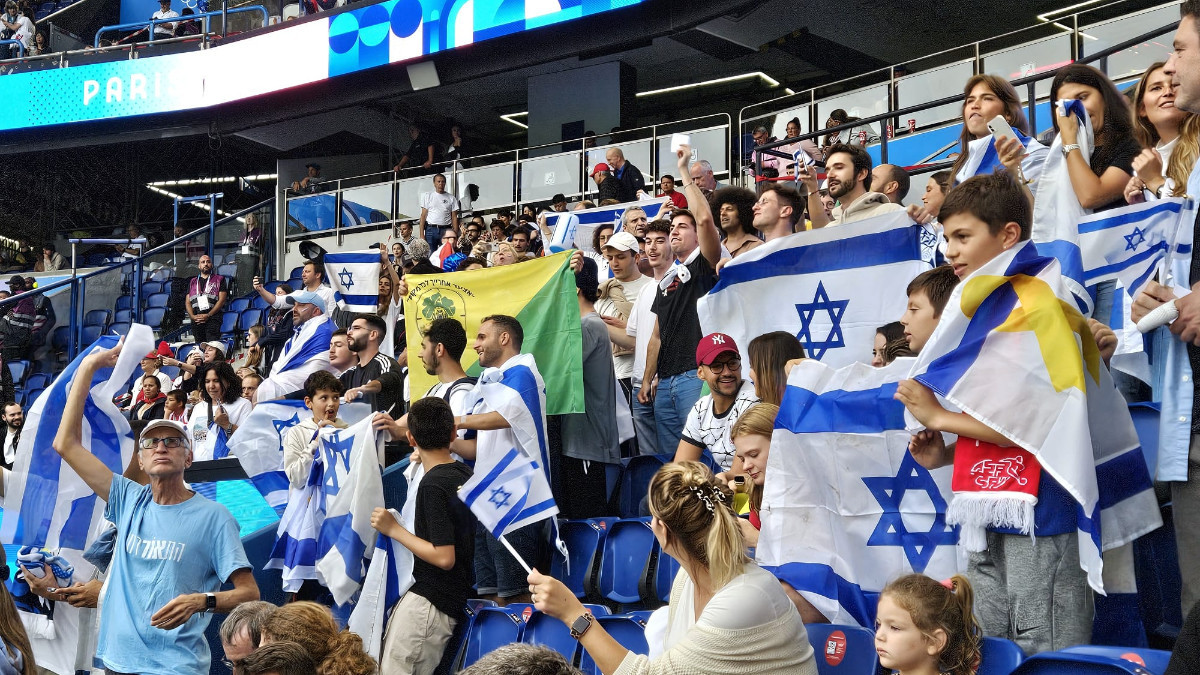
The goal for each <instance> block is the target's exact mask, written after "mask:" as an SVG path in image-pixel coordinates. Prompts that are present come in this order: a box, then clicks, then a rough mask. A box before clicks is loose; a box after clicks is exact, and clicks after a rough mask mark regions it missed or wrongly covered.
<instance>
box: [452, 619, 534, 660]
mask: <svg viewBox="0 0 1200 675" xmlns="http://www.w3.org/2000/svg"><path fill="white" fill-rule="evenodd" d="M525 607H530V605H524V604H519V603H518V604H515V605H510V606H508V607H483V608H481V609H480V610H479V613H478V614H476V615H475V619H474V621H473V622H472V624H471V631H470V633H469V634H468V636H467V644H466V647H465V651H464V653H463V662H462V667H463V668H465V667H467V666H470V665H471V664H473V663H475V662H476V661H478V660H479V657H481V656H483V655H484V654H487V653H488V652H490V651H492V650H493V649H495V648H497V647H501V646H503V645H506V644H509V643H512V642H520V641H521V631H522V629H523V628H524V626H525V622H524V618H523V616H522V615H523V613H524V609H525ZM532 613H533V610H532V608H531V609H530V614H531V615H532Z"/></svg>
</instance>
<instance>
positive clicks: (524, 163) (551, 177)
mask: <svg viewBox="0 0 1200 675" xmlns="http://www.w3.org/2000/svg"><path fill="white" fill-rule="evenodd" d="M639 168H640V167H639ZM579 173H580V166H579V153H578V152H564V153H561V154H558V155H548V156H546V157H535V158H533V159H524V160H521V162H520V176H521V192H520V201H521V202H522V203H528V202H540V201H549V200H550V198H551V197H553V196H554V195H555V194H558V193H562V194H564V195H566V196H567V198H568V199H570V198H572V197H574V196H575V195H578V194H579V185H580V183H579V178H580V176H579ZM642 173H643V174H644V173H645V171H643V172H642Z"/></svg>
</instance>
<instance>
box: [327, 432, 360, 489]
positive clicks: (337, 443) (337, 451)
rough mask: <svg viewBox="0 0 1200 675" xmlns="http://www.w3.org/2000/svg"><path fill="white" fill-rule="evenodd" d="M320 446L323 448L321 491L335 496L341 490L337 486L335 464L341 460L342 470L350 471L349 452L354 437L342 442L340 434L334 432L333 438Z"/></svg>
mask: <svg viewBox="0 0 1200 675" xmlns="http://www.w3.org/2000/svg"><path fill="white" fill-rule="evenodd" d="M322 445H323V446H324V448H325V480H324V481H323V489H324V492H325V494H329V495H336V494H337V493H338V490H340V489H341V486H340V485H338V471H337V462H338V460H339V459H341V461H342V467H343V469H344V470H345V471H347V472H349V471H350V450H351V448H352V447H353V446H354V437H353V436H351V437H349V438H347V439H345V440H343V439H342V438H341V432H334V434H333V437H332V438H330V439H329V440H328V441H326V442H325V443H323V444H322Z"/></svg>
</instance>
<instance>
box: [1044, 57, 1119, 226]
mask: <svg viewBox="0 0 1200 675" xmlns="http://www.w3.org/2000/svg"><path fill="white" fill-rule="evenodd" d="M1061 99H1075V100H1078V101H1080V102H1082V103H1083V108H1084V110H1086V111H1087V114H1088V119H1089V120H1090V121H1091V125H1092V138H1093V147H1092V156H1091V157H1090V158H1089V159H1087V160H1085V159H1084V158H1083V154H1082V153H1080V152H1079V120H1078V119H1076V118H1075V116H1074V115H1066V116H1062V115H1060V114H1058V112H1057V110H1056V111H1055V114H1054V115H1053V116H1052V119H1053V120H1054V128H1055V129H1057V130H1058V135H1059V138H1060V139H1061V140H1062V148H1063V150H1064V152H1063V154H1064V155H1065V156H1066V164H1067V173H1068V174H1069V175H1070V177H1071V187H1072V188H1074V190H1075V196H1076V197H1077V198H1078V199H1079V205H1080V206H1082V207H1083V208H1085V209H1091V210H1092V211H1105V210H1107V209H1113V208H1116V207H1118V206H1123V205H1124V204H1125V186H1126V185H1127V184H1128V183H1129V178H1130V177H1131V176H1132V175H1133V158H1134V157H1137V156H1138V154H1139V153H1140V152H1141V151H1142V148H1141V146H1140V145H1138V142H1137V139H1135V138H1134V137H1133V128H1132V123H1131V121H1130V117H1129V106H1128V105H1127V104H1126V101H1125V97H1124V96H1122V95H1121V92H1119V91H1117V88H1116V86H1115V85H1113V83H1112V81H1111V80H1109V79H1108V77H1106V76H1105V75H1104V73H1102V72H1100V71H1099V70H1096V69H1095V68H1093V67H1091V66H1086V65H1083V64H1080V63H1076V64H1072V65H1069V66H1065V67H1063V68H1061V69H1060V70H1059V71H1058V74H1057V75H1055V76H1054V81H1053V82H1052V83H1051V84H1050V100H1051V101H1058V100H1061Z"/></svg>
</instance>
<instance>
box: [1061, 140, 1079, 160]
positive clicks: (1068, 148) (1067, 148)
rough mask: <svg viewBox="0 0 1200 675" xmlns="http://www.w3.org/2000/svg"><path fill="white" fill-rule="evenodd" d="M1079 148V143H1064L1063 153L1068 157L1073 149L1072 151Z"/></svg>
mask: <svg viewBox="0 0 1200 675" xmlns="http://www.w3.org/2000/svg"><path fill="white" fill-rule="evenodd" d="M1078 149H1079V144H1078V143H1072V144H1070V145H1064V146H1062V154H1063V157H1066V156H1067V155H1069V154H1071V151H1072V150H1078Z"/></svg>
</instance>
